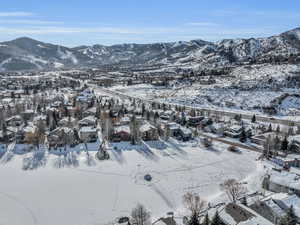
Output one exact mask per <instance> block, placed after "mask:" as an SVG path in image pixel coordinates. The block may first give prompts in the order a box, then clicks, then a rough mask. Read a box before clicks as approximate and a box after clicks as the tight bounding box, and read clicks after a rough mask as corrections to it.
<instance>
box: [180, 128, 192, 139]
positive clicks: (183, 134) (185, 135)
mask: <svg viewBox="0 0 300 225" xmlns="http://www.w3.org/2000/svg"><path fill="white" fill-rule="evenodd" d="M178 136H179V137H180V139H181V140H182V141H189V140H191V139H192V131H191V130H190V129H188V128H186V127H182V126H181V127H180V129H179V134H178Z"/></svg>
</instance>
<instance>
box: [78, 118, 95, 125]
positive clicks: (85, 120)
mask: <svg viewBox="0 0 300 225" xmlns="http://www.w3.org/2000/svg"><path fill="white" fill-rule="evenodd" d="M78 125H79V126H80V127H88V126H91V127H96V125H97V119H96V118H95V117H94V116H87V117H85V118H83V119H82V120H79V121H78Z"/></svg>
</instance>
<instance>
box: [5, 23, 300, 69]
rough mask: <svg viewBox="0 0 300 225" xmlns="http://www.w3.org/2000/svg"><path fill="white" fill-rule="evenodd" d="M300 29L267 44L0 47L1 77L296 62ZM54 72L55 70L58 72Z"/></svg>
mask: <svg viewBox="0 0 300 225" xmlns="http://www.w3.org/2000/svg"><path fill="white" fill-rule="evenodd" d="M299 56H300V28H295V29H293V30H290V31H287V32H284V33H282V34H280V35H275V36H271V37H267V38H248V39H241V38H240V39H224V40H222V41H219V42H208V41H204V40H201V39H196V40H191V41H177V42H167V43H152V44H134V43H127V44H126V43H125V44H116V45H111V46H105V45H99V44H96V45H92V46H86V45H83V46H78V47H74V48H67V47H64V46H60V45H53V44H48V43H44V42H40V41H38V40H35V39H32V38H29V37H20V38H17V39H15V40H12V41H7V42H2V43H0V71H8V70H24V69H34V70H36V69H39V70H40V69H47V70H51V69H56V68H62V67H65V68H74V67H85V66H86V67H91V66H92V67H93V66H99V65H108V64H125V65H133V66H134V65H137V64H138V65H141V64H145V65H157V64H159V65H166V66H171V65H176V67H180V66H182V67H191V68H195V67H197V68H206V67H224V66H233V65H240V64H244V63H250V62H251V63H268V62H272V60H275V61H274V62H276V63H278V61H279V62H287V61H289V62H290V61H291V59H290V57H294V58H297V57H298V58H300V57H299ZM58 66H59V67H58Z"/></svg>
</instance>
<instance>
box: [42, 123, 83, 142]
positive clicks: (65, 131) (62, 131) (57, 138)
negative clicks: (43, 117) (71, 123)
mask: <svg viewBox="0 0 300 225" xmlns="http://www.w3.org/2000/svg"><path fill="white" fill-rule="evenodd" d="M46 137H47V142H48V145H49V146H50V147H54V146H63V145H64V144H69V145H73V144H75V143H76V142H77V141H78V140H76V137H75V135H74V130H73V129H71V128H69V127H58V128H56V129H54V130H52V131H50V132H49V133H48V135H47V136H46Z"/></svg>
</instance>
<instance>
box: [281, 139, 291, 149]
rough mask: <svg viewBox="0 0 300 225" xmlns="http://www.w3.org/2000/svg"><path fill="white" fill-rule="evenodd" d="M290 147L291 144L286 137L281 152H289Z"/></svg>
mask: <svg viewBox="0 0 300 225" xmlns="http://www.w3.org/2000/svg"><path fill="white" fill-rule="evenodd" d="M288 146H289V142H288V140H287V138H286V136H285V137H284V139H283V141H282V142H281V151H283V152H286V151H287V150H288Z"/></svg>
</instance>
